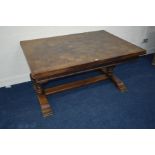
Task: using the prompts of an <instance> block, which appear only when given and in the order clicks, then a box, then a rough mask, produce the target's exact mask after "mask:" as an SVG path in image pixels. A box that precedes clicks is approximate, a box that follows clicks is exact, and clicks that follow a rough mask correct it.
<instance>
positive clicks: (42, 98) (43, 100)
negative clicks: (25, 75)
mask: <svg viewBox="0 0 155 155" xmlns="http://www.w3.org/2000/svg"><path fill="white" fill-rule="evenodd" d="M30 77H31V80H32V82H33V86H34V89H35V91H36V93H37V97H38V100H39V103H40V106H41V111H42V114H43V116H44V117H47V116H49V115H53V111H52V108H51V107H50V105H49V103H48V100H47V97H46V95H45V93H44V90H43V88H42V87H41V85H40V84H39V83H37V82H36V80H35V79H34V78H33V77H32V76H31V75H30Z"/></svg>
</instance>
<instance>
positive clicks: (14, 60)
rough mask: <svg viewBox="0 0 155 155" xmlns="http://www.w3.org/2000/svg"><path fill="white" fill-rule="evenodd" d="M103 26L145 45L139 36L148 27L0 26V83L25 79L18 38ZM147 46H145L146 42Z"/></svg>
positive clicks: (24, 67)
mask: <svg viewBox="0 0 155 155" xmlns="http://www.w3.org/2000/svg"><path fill="white" fill-rule="evenodd" d="M103 29H104V30H107V31H109V32H111V33H113V34H115V35H118V36H120V37H121V38H124V39H126V40H128V41H130V42H132V43H134V44H136V45H139V46H141V47H143V48H145V47H146V46H145V45H144V44H142V40H143V39H144V38H145V37H146V35H147V30H148V27H105V26H100V27H91V26H80V27H79V26H74V27H73V26H72V27H65V26H62V27H55V26H41V27H39V26H34V27H33V26H29V27H26V26H24V27H17V26H9V27H0V87H3V86H8V85H12V84H17V83H21V82H26V81H29V73H30V71H29V68H28V65H27V63H26V60H25V57H24V55H23V52H22V50H21V47H20V45H19V42H20V41H21V40H25V39H35V38H43V37H51V36H57V35H64V34H71V33H79V32H85V31H93V30H103ZM147 48H148V49H149V47H148V46H147ZM151 48H152V47H151Z"/></svg>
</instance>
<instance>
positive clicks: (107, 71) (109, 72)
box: [101, 66, 127, 92]
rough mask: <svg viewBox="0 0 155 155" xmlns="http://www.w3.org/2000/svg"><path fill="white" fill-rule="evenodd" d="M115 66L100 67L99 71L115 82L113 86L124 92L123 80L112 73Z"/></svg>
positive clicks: (125, 89) (125, 88)
mask: <svg viewBox="0 0 155 155" xmlns="http://www.w3.org/2000/svg"><path fill="white" fill-rule="evenodd" d="M114 67H115V66H111V67H107V68H102V69H101V71H102V72H103V73H105V74H106V75H107V76H108V77H109V79H110V80H111V81H112V82H113V83H114V84H115V86H116V87H117V88H118V89H119V90H120V91H121V92H126V91H127V87H126V86H125V84H124V82H123V81H121V80H120V79H119V78H118V77H117V76H116V75H114V73H113V69H114Z"/></svg>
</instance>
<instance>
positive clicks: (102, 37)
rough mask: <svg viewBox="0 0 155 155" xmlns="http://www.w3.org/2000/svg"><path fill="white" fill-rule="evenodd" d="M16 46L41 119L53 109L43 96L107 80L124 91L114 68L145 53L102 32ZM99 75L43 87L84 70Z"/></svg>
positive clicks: (124, 88) (39, 40)
mask: <svg viewBox="0 0 155 155" xmlns="http://www.w3.org/2000/svg"><path fill="white" fill-rule="evenodd" d="M20 45H21V47H22V49H23V51H24V55H25V57H26V59H27V62H28V64H29V67H30V71H31V74H30V77H31V80H32V82H33V85H34V88H35V91H36V94H37V96H38V99H39V103H40V106H41V111H42V114H43V116H44V117H46V116H49V115H52V114H53V110H52V107H51V106H50V104H49V103H48V100H47V95H49V94H53V93H58V92H61V91H64V90H69V89H72V88H76V87H80V86H84V85H88V84H91V83H95V82H98V81H102V80H106V79H110V80H111V81H112V82H113V83H114V84H115V85H116V87H117V88H118V89H119V90H120V91H122V92H124V91H126V86H125V84H124V83H123V82H122V81H121V80H120V79H119V78H118V77H117V76H116V75H114V73H113V70H114V67H115V66H116V65H118V64H120V63H123V62H124V61H127V60H129V59H135V58H138V57H139V56H140V55H144V54H145V53H146V51H145V50H144V49H142V48H140V47H137V46H136V45H134V44H131V43H129V42H127V41H125V40H123V39H120V38H118V37H117V36H114V35H113V34H110V33H108V32H106V31H104V30H101V31H94V32H85V33H80V34H71V35H65V36H57V37H50V38H42V39H35V40H26V41H21V42H20ZM93 70H96V71H100V72H101V75H98V76H95V77H90V78H88V79H84V80H79V81H74V82H69V83H65V84H61V85H57V86H54V87H51V88H46V89H45V88H43V86H42V85H43V84H44V83H47V82H48V81H50V80H54V79H58V78H63V77H66V76H70V75H76V74H79V73H80V74H81V73H83V72H88V71H93Z"/></svg>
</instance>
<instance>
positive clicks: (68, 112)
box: [0, 55, 155, 129]
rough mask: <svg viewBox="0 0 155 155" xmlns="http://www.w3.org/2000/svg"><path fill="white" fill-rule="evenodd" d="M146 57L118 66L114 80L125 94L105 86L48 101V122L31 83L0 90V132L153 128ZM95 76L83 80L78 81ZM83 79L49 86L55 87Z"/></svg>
mask: <svg viewBox="0 0 155 155" xmlns="http://www.w3.org/2000/svg"><path fill="white" fill-rule="evenodd" d="M151 60H152V55H149V56H144V57H141V58H140V59H137V60H134V61H129V62H127V63H124V64H121V65H119V66H118V67H116V69H115V73H116V75H118V77H120V79H122V80H123V81H124V83H125V84H126V86H127V88H128V91H127V92H125V93H121V92H119V91H118V89H116V87H115V86H114V85H113V83H111V82H110V81H109V80H106V81H103V82H98V83H96V84H92V85H89V86H85V87H81V88H77V89H72V90H69V91H65V92H62V93H58V94H54V95H51V96H48V99H49V103H50V104H51V105H52V107H53V110H54V116H52V117H48V118H43V117H42V115H41V112H40V106H39V103H38V100H37V97H36V95H35V92H34V90H33V87H32V84H31V82H26V83H22V84H18V85H13V86H12V87H11V88H9V89H7V88H1V89H0V128H1V129H152V128H155V66H152V65H151ZM95 74H98V73H96V72H92V73H88V74H84V75H83V77H87V76H90V75H95ZM83 77H81V76H80V77H79V76H76V77H71V78H66V79H62V80H60V81H57V80H55V81H53V82H51V83H49V84H48V85H55V84H58V83H61V82H62V83H63V82H65V81H72V80H75V79H80V78H83Z"/></svg>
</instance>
